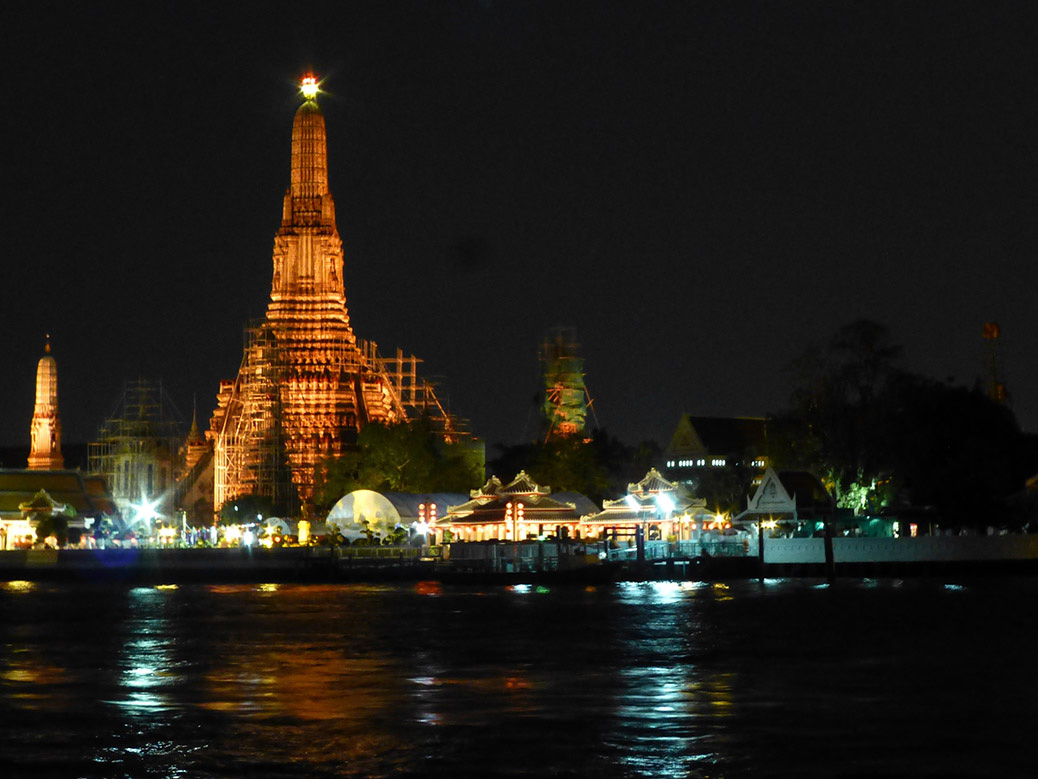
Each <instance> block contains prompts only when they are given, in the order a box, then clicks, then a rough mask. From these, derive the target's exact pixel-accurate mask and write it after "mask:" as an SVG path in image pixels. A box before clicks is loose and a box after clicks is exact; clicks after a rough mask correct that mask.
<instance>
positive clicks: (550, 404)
mask: <svg viewBox="0 0 1038 779" xmlns="http://www.w3.org/2000/svg"><path fill="white" fill-rule="evenodd" d="M577 349H578V344H577V336H576V331H575V330H573V329H572V328H564V327H558V328H555V329H553V330H551V331H549V332H548V334H547V335H545V337H544V343H542V344H541V349H540V352H541V354H540V357H541V379H542V381H543V385H542V387H543V390H542V391H543V392H544V401H543V404H542V406H541V412H542V414H543V423H544V425H545V428H546V431H547V432H546V434H545V441H547V440H549V439H551V438H566V437H568V436H572V435H583V434H584V431H585V427H586V424H587V414H588V411H589V410H590V409H591V403H592V401H591V398H590V396H589V395H588V391H587V387H586V386H585V385H584V360H583V359H582V358H581V357H580V354H579V353H578V351H577Z"/></svg>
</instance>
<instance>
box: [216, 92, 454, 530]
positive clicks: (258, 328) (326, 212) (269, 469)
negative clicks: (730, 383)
mask: <svg viewBox="0 0 1038 779" xmlns="http://www.w3.org/2000/svg"><path fill="white" fill-rule="evenodd" d="M302 92H303V96H304V98H305V99H304V102H303V104H302V105H301V106H300V107H299V109H298V110H297V111H296V115H295V120H294V121H293V123H292V155H291V178H290V185H289V188H288V191H287V192H286V193H285V198H284V203H283V208H282V215H281V227H280V228H279V229H278V232H277V235H276V237H275V239H274V251H273V268H272V279H271V288H270V303H269V304H268V306H267V315H266V317H265V318H264V319H263V321H262V322H259V323H256V324H253V325H250V326H249V327H248V328H247V329H246V336H245V349H244V355H243V359H242V363H241V367H240V369H239V372H238V377H237V378H236V379H235V380H234V381H233V382H223V383H222V384H221V387H220V393H219V395H218V397H217V408H216V411H215V412H214V414H213V418H212V420H211V422H210V434H211V435H212V437H213V438H214V440H215V473H214V482H215V485H214V487H215V489H214V493H215V494H214V503H215V506H214V508H215V509H217V510H218V509H219V508H220V507H221V506H222V505H223V504H224V503H225V502H226V501H228V500H232V499H234V498H236V497H238V496H240V495H247V494H252V495H261V496H264V497H267V498H270V499H271V500H272V501H273V502H274V503H275V505H278V506H279V507H281V508H282V510H284V511H288V512H294V511H295V510H296V509H297V508H298V505H299V502H300V501H301V502H302V503H304V504H305V503H307V502H308V501H309V500H310V498H311V496H312V494H313V490H314V481H315V472H316V470H317V468H318V467H319V465H320V463H321V462H322V461H323V460H325V459H327V458H329V457H334V456H337V455H339V454H340V453H341V452H342V449H343V446H344V445H347V446H348V445H349V444H350V443H351V442H352V441H353V440H354V439H355V436H356V434H357V433H358V432H359V430H360V428H361V427H362V426H363V425H364V424H366V423H367V422H371V421H379V422H390V423H391V422H397V421H403V420H406V419H407V418H408V414H409V411H410V410H411V409H415V408H419V406H420V405H426V406H428V405H430V403H431V405H433V406H434V407H436V409H437V410H438V411H440V412H442V411H443V409H442V407H440V406H439V404H438V402H436V400H435V396H434V395H433V394H432V391H431V388H430V387H428V385H425V384H420V383H419V382H418V380H417V379H416V378H415V373H414V368H415V365H416V363H417V362H418V361H417V360H416V359H415V358H414V357H410V358H408V360H407V361H405V360H404V359H403V357H402V355H399V354H398V356H397V359H396V361H395V363H394V362H393V361H384V360H382V359H381V358H380V357H379V355H378V351H377V348H376V346H375V344H374V343H370V344H368V343H365V342H363V341H360V340H358V339H357V338H356V336H355V335H354V333H353V329H352V327H351V326H350V318H349V314H348V312H347V309H346V294H345V290H344V287H343V278H342V273H343V252H342V241H341V240H340V238H339V231H338V229H337V227H336V224H335V203H334V201H333V200H332V195H331V192H330V190H329V188H328V144H327V133H326V129H325V123H324V116H323V115H322V114H321V109H320V108H319V107H318V105H317V102H316V100H315V97H316V95H317V84H316V81H315V80H314V78H313V77H312V76H308V77H307V78H305V79H304V80H303V87H302ZM408 362H409V367H410V371H408V370H407V368H406V367H405V366H406V365H407V363H408ZM394 365H395V367H396V371H395V374H394V373H393V372H392V366H394ZM440 416H441V418H442V419H443V420H444V430H445V432H446V433H450V432H451V431H452V430H453V425H452V424H451V421H450V420H449V418H448V417H447V415H446V414H445V413H442V414H440Z"/></svg>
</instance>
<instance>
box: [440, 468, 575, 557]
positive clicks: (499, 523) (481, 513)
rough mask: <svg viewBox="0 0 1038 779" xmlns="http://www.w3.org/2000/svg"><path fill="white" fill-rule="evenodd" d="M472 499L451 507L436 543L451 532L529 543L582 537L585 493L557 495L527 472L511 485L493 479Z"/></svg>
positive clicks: (467, 538)
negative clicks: (529, 541)
mask: <svg viewBox="0 0 1038 779" xmlns="http://www.w3.org/2000/svg"><path fill="white" fill-rule="evenodd" d="M470 496H471V500H469V501H467V502H465V503H462V504H461V505H458V506H448V508H447V514H446V516H444V517H441V518H440V519H438V520H437V522H436V524H435V525H434V526H433V528H431V530H432V532H433V533H434V534H435V536H436V540H437V542H442V541H443V539H444V535H445V533H446V532H447V531H449V532H450V533H451V535H452V536H453V537H454V539H455V540H457V541H525V540H528V539H530V540H533V539H537V538H543V537H545V536H549V535H550V536H556V537H560V536H562V537H569V538H577V537H578V536H577V533H578V530H579V526H580V515H581V511H582V510H583V509H586V508H587V507H588V506H590V507H591V508H594V504H592V503H591V501H590V500H588V499H587V498H586V497H584V496H582V495H576V494H569V493H567V494H566V495H565V497H566V498H569V499H568V500H561V499H560V497H562V496H555V497H552V495H551V487H542V486H541V485H539V484H537V483H536V482H535V481H534V480H533V479H531V478H530V476H529V475H528V474H527V473H526V471H520V472H519V474H518V475H517V476H516V477H515V478H514V479H512V481H510V482H509V483H508V484H502V483H501V480H500V479H498V478H497V477H496V476H492V477H491V478H490V479H489V480H488V481H487V483H486V484H484V485H483V486H482V487H480V488H479V489H478V490H472V492H471V493H470Z"/></svg>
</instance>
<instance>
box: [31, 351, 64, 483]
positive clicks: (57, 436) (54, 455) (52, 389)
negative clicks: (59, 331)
mask: <svg viewBox="0 0 1038 779" xmlns="http://www.w3.org/2000/svg"><path fill="white" fill-rule="evenodd" d="M43 351H44V354H43V357H41V358H40V361H39V362H38V363H37V364H36V405H35V407H34V408H33V412H32V425H31V426H30V429H29V432H30V435H31V437H32V449H31V451H30V452H29V469H30V470H33V471H54V470H60V469H61V468H63V467H65V458H64V457H62V456H61V419H60V418H59V417H58V364H57V363H56V362H55V361H54V358H53V357H51V354H50V336H49V335H48V336H47V343H46V345H45V346H44V347H43Z"/></svg>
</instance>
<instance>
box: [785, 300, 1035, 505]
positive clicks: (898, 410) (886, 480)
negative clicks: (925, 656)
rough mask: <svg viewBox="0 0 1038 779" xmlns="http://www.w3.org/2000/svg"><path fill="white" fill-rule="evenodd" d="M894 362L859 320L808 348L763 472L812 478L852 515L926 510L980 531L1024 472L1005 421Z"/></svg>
mask: <svg viewBox="0 0 1038 779" xmlns="http://www.w3.org/2000/svg"><path fill="white" fill-rule="evenodd" d="M900 354H901V349H900V347H898V346H896V345H894V344H892V343H891V341H890V338H889V335H888V334H887V332H886V330H885V329H884V328H883V327H882V326H881V325H878V324H876V323H875V322H871V321H868V320H860V321H858V322H854V323H852V324H850V325H847V326H846V327H843V328H841V329H840V330H839V331H838V332H837V333H836V334H835V335H834V337H833V338H832V339H831V340H830V341H829V343H828V344H827V345H826V346H825V347H817V346H815V347H811V348H809V349H808V350H807V351H806V352H805V353H804V354H803V355H802V356H801V357H800V358H799V359H798V360H797V362H796V363H795V366H794V369H795V371H796V376H797V382H796V386H795V389H794V390H793V393H792V395H791V397H790V403H789V405H788V407H787V408H786V409H784V410H783V411H782V412H781V413H779V414H777V415H776V419H775V423H774V424H773V425H772V431H771V432H772V435H771V445H772V446H771V455H772V460H773V462H775V464H776V465H778V466H780V467H781V466H786V467H799V468H807V469H810V470H812V471H814V472H816V473H817V474H818V475H819V476H821V477H822V479H823V481H825V482H826V486H827V487H829V488H830V489H831V491H832V492H833V494H834V497H835V498H836V501H837V505H839V506H841V507H844V508H852V509H855V510H856V511H858V512H862V511H864V512H868V513H879V512H880V511H884V510H885V511H887V512H895V513H896V512H897V511H904V510H906V509H909V508H912V509H919V508H923V507H927V508H929V509H931V510H933V511H935V512H936V513H937V514H939V515H940V516H941V517H942V518H944V519H945V520H946V521H951V522H953V523H955V524H962V525H970V524H972V525H979V524H984V523H985V522H990V517H991V513H992V511H993V510H995V509H996V508H997V507H999V506H1000V505H1002V503H1003V501H1004V500H1005V499H1006V498H1007V497H1008V496H1009V495H1010V494H1012V493H1013V492H1015V491H1018V490H1019V489H1020V488H1021V486H1022V484H1023V480H1024V479H1025V478H1026V477H1027V476H1028V475H1029V472H1028V468H1029V467H1031V463H1030V462H1029V461H1028V460H1027V459H1026V458H1024V457H1022V453H1023V451H1024V449H1023V445H1024V439H1023V437H1022V435H1021V433H1020V431H1019V428H1018V426H1017V424H1016V420H1015V419H1014V417H1013V415H1012V412H1011V411H1010V410H1009V409H1008V408H1007V407H1006V406H1004V405H1002V404H999V403H996V402H994V401H991V400H990V399H988V398H987V397H986V396H985V395H984V394H983V393H981V392H980V391H978V390H976V389H974V390H968V389H966V388H963V387H952V386H948V385H946V384H942V383H940V382H936V381H933V380H931V379H927V378H924V377H921V376H917V375H913V374H911V373H908V372H907V371H904V370H901V369H900V368H899V367H898V366H897V361H898V358H899V357H900Z"/></svg>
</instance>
